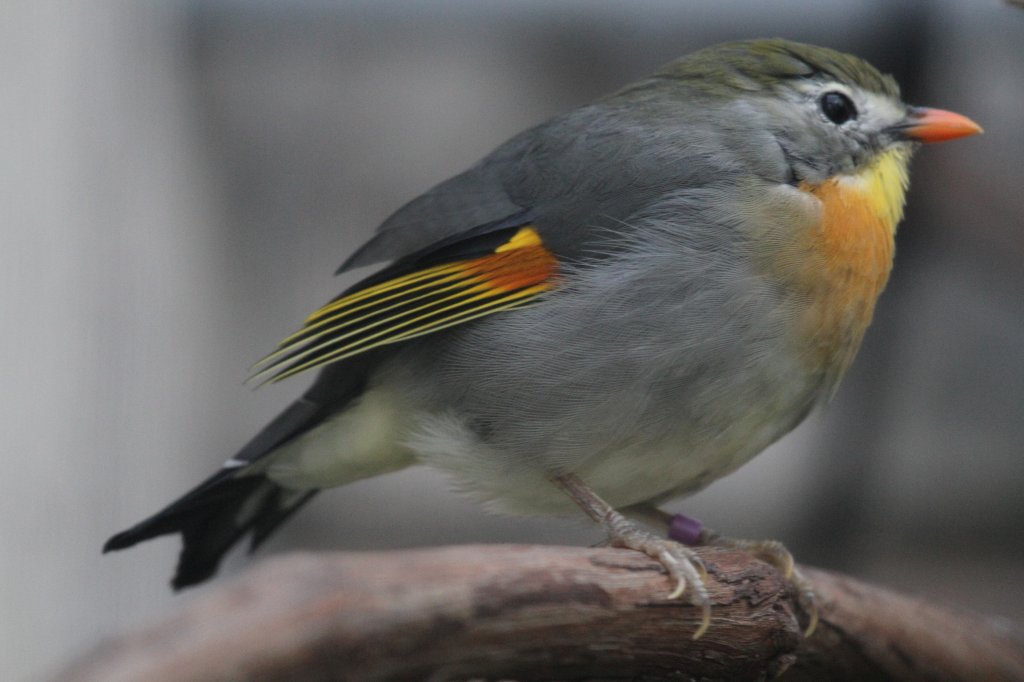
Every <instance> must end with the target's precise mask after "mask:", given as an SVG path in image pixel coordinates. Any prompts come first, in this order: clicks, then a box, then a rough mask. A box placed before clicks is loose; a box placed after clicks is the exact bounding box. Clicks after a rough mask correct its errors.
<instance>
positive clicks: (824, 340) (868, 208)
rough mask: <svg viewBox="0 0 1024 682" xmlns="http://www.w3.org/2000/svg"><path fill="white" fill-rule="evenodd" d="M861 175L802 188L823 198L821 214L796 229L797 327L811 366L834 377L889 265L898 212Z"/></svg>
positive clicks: (855, 342) (867, 318)
mask: <svg viewBox="0 0 1024 682" xmlns="http://www.w3.org/2000/svg"><path fill="white" fill-rule="evenodd" d="M873 185H874V183H871V182H868V181H866V179H865V178H863V177H852V178H851V177H846V178H841V179H831V180H828V181H826V182H824V183H821V184H819V185H807V184H805V185H803V186H801V189H802V190H803V191H805V192H808V193H809V194H811V195H813V196H814V197H816V198H817V199H818V200H819V201H820V202H821V204H820V205H821V220H820V221H819V222H818V223H817V224H816V225H813V226H811V227H810V228H809V230H808V232H807V233H805V234H803V235H799V236H798V239H800V241H801V242H802V243H803V247H804V248H803V249H801V251H803V254H804V256H805V261H804V262H803V263H801V264H800V266H798V267H797V268H796V270H795V272H794V273H793V274H794V275H795V277H794V281H793V284H795V285H796V287H797V288H798V290H799V292H800V294H801V299H802V300H803V301H805V302H806V306H805V307H803V309H802V312H801V316H800V320H799V324H798V330H799V331H798V333H799V335H800V337H801V342H802V344H805V347H806V348H807V351H808V353H807V359H808V361H809V363H810V365H811V366H812V367H813V368H814V369H815V370H816V371H820V372H823V373H824V374H826V375H827V376H829V377H830V378H831V380H832V381H833V382H835V381H838V379H839V377H841V376H842V374H843V372H845V370H846V368H847V367H848V366H849V364H850V362H851V361H852V359H853V356H854V354H855V353H856V352H857V348H858V347H859V346H860V342H861V339H862V338H863V336H864V332H865V330H866V329H867V327H868V325H869V324H870V323H871V318H872V315H873V314H874V310H875V302H876V301H877V300H878V296H879V294H881V293H882V289H883V288H884V287H885V283H886V281H887V280H888V278H889V272H890V270H891V269H892V260H893V252H894V234H895V228H896V223H897V222H898V221H899V214H900V213H902V191H900V193H899V211H893V210H892V207H891V206H889V205H887V204H886V202H885V201H882V200H880V197H879V196H878V193H877V188H875V187H874V186H873Z"/></svg>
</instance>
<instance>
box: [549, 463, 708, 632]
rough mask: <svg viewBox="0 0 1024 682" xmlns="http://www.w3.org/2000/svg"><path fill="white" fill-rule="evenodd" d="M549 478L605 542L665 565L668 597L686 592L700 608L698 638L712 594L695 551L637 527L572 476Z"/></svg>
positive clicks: (706, 618)
mask: <svg viewBox="0 0 1024 682" xmlns="http://www.w3.org/2000/svg"><path fill="white" fill-rule="evenodd" d="M552 480H553V481H554V482H555V484H556V485H558V486H559V487H560V488H562V489H563V490H564V491H565V492H566V493H567V494H568V495H569V496H570V497H572V498H573V499H574V500H575V501H576V503H577V504H579V505H580V507H581V508H582V509H583V510H584V511H585V512H586V513H587V515H588V516H590V517H591V518H592V519H594V520H595V521H597V522H598V523H600V524H601V526H602V527H603V528H604V529H605V532H606V533H607V536H608V545H610V546H612V547H622V548H624V549H632V550H636V551H638V552H643V553H644V554H646V555H647V556H649V557H651V558H652V559H654V560H655V561H657V562H659V563H660V564H661V565H662V566H664V568H665V570H666V571H667V572H668V575H669V578H671V579H672V583H673V585H674V586H673V588H672V591H671V592H670V593H669V595H668V598H669V599H679V598H681V597H682V596H683V595H687V597H688V599H689V602H690V603H691V604H693V605H694V606H696V607H698V608H700V610H701V621H700V625H699V626H698V627H697V630H696V631H695V632H694V633H693V639H700V638H701V637H702V636H703V635H704V633H705V632H707V630H708V627H710V625H711V597H710V595H709V594H708V590H707V587H706V586H705V581H706V580H707V577H708V572H707V568H706V567H705V566H704V562H703V561H701V559H700V557H699V556H697V553H696V552H694V551H693V550H692V549H690V548H689V547H687V546H685V545H683V544H680V543H678V542H676V541H674V540H670V539H666V538H663V537H659V536H657V535H655V534H653V533H651V532H649V531H646V530H643V529H642V528H639V527H638V526H636V525H635V524H634V523H632V522H631V521H629V520H628V519H627V518H626V517H624V516H623V515H622V514H620V513H619V512H617V511H615V509H613V508H612V507H611V506H610V505H608V504H607V503H606V502H605V501H604V500H602V499H601V498H600V497H598V496H597V495H596V494H595V493H594V492H593V491H592V490H590V488H588V487H586V486H585V485H584V484H583V483H582V481H580V480H579V479H578V478H576V477H575V476H571V475H563V476H556V477H553V478H552Z"/></svg>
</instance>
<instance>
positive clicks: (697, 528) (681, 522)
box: [668, 514, 704, 546]
mask: <svg viewBox="0 0 1024 682" xmlns="http://www.w3.org/2000/svg"><path fill="white" fill-rule="evenodd" d="M702 530H704V524H703V523H701V522H700V521H698V520H697V519H694V518H691V517H689V516H686V515H685V514H676V515H675V516H673V517H672V523H670V524H669V527H668V537H669V539H671V540H675V541H676V542H681V543H683V544H684V545H690V546H693V545H696V544H699V543H700V532H701V531H702Z"/></svg>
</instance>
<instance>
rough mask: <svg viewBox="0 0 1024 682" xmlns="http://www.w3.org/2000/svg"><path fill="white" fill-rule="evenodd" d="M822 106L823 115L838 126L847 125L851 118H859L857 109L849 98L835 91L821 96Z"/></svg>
mask: <svg viewBox="0 0 1024 682" xmlns="http://www.w3.org/2000/svg"><path fill="white" fill-rule="evenodd" d="M820 104H821V113H823V114H825V116H826V117H827V118H828V120H830V121H832V122H833V123H835V124H836V125H841V124H843V123H846V122H847V121H849V120H850V119H851V118H857V107H855V106H854V105H853V102H852V101H850V98H849V97H847V96H846V95H844V94H843V93H841V92H836V91H835V90H833V91H831V92H826V93H825V94H824V95H822V96H821V100H820Z"/></svg>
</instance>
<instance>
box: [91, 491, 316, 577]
mask: <svg viewBox="0 0 1024 682" xmlns="http://www.w3.org/2000/svg"><path fill="white" fill-rule="evenodd" d="M317 492H318V491H317V490H303V491H294V490H287V489H285V488H282V487H281V486H279V485H276V484H275V483H274V482H273V481H271V480H270V479H268V478H267V477H266V476H264V475H262V474H250V475H244V476H238V475H235V476H232V475H231V473H230V472H228V471H221V472H218V473H217V474H215V475H214V476H212V477H211V478H209V479H207V480H206V481H204V482H203V483H201V484H200V485H198V486H196V487H195V488H194V489H193V490H191V491H190V492H188V493H186V494H185V495H184V496H183V497H181V499H179V500H178V501H176V502H174V503H173V504H171V505H170V506H168V507H167V508H166V509H164V510H163V511H160V512H158V513H156V514H154V515H153V516H151V517H150V518H148V519H146V520H145V521H142V522H140V523H138V524H136V525H135V526H132V527H131V528H129V529H128V530H126V531H123V532H121V533H118V534H117V535H115V536H114V537H112V538H110V540H108V541H107V543H106V544H105V545H104V546H103V551H104V552H109V551H111V550H118V549H125V548H128V547H131V546H132V545H134V544H136V543H139V542H142V541H143V540H148V539H150V538H154V537H157V536H159V535H168V534H171V533H181V537H182V540H183V542H184V547H183V548H182V551H181V555H180V556H179V558H178V568H177V570H176V571H175V574H174V578H173V580H171V585H172V586H173V587H174V589H176V590H179V589H181V588H184V587H188V586H189V585H194V584H196V583H199V582H202V581H203V580H206V579H207V578H209V577H210V576H211V575H213V574H214V573H215V572H216V571H217V566H218V565H219V564H220V561H221V559H222V558H223V557H224V555H225V554H226V553H227V552H228V550H230V549H231V547H232V546H234V545H235V543H237V542H238V541H239V540H240V539H241V538H242V537H243V536H244V535H245V534H246V533H248V532H250V531H251V532H252V539H251V541H250V546H249V551H253V550H255V549H256V548H257V547H259V545H260V544H261V543H262V542H263V541H264V540H266V539H267V537H268V536H269V535H270V534H271V533H272V532H273V531H274V529H275V528H277V527H278V525H280V524H281V523H282V522H283V521H284V520H285V519H287V518H288V517H289V516H291V515H292V514H293V513H294V512H295V511H296V510H298V509H299V507H301V506H302V505H303V504H305V503H306V502H308V501H309V499H310V498H311V497H313V495H315V494H316V493H317Z"/></svg>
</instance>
